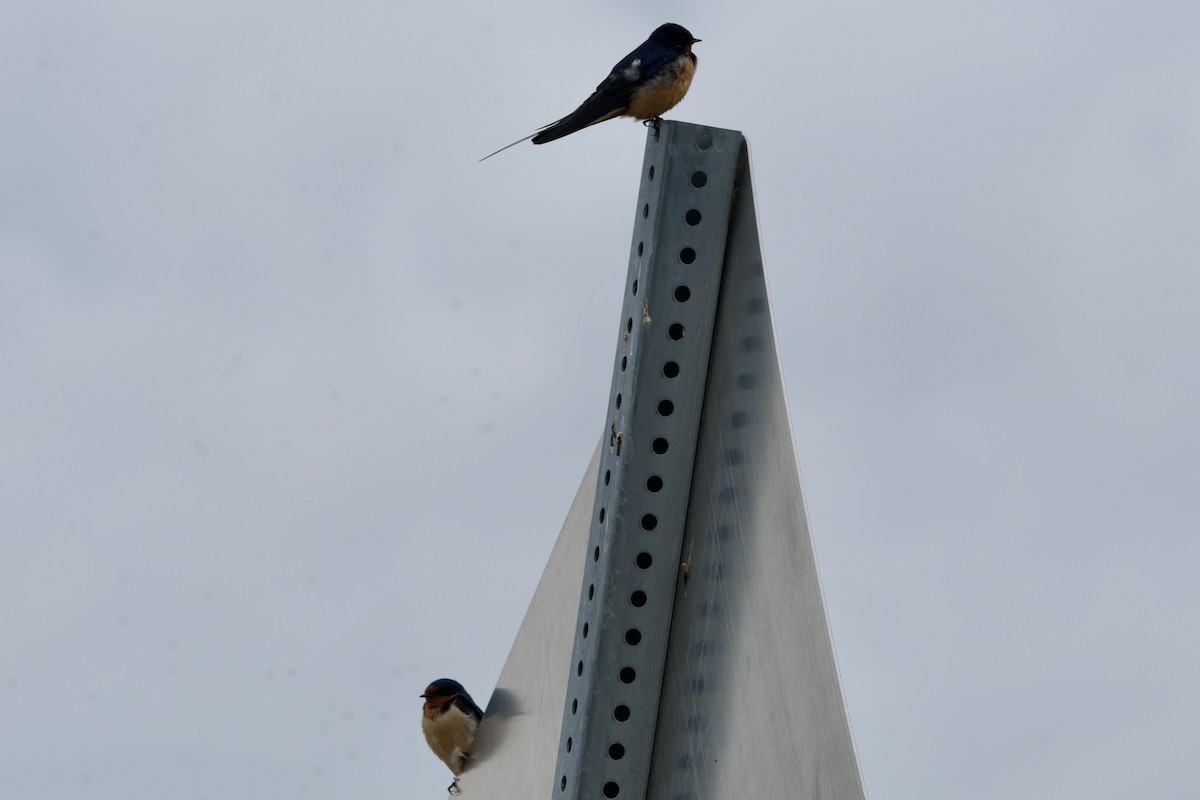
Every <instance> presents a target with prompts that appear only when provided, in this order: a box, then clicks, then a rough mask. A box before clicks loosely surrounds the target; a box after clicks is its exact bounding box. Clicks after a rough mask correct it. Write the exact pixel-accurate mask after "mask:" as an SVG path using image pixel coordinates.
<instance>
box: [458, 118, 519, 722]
mask: <svg viewBox="0 0 1200 800" xmlns="http://www.w3.org/2000/svg"><path fill="white" fill-rule="evenodd" d="M521 141H522V142H523V141H525V140H524V139H522V140H521ZM452 702H453V703H454V705H456V706H457V707H458V710H459V711H461V712H463V713H464V714H466V715H467V716H468V717H474V718H475V719H476V720H481V719H483V712H482V711H481V710H480V709H479V706H477V705H475V701H474V700H472V699H471V696H470V695H469V694H456V695H454V699H453V701H452Z"/></svg>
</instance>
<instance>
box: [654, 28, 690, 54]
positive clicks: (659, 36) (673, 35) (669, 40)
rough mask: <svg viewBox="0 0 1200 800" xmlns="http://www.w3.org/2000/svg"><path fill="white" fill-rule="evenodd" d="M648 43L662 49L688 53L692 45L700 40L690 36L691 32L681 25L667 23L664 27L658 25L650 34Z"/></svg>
mask: <svg viewBox="0 0 1200 800" xmlns="http://www.w3.org/2000/svg"><path fill="white" fill-rule="evenodd" d="M649 41H651V42H653V43H654V44H657V45H661V46H662V47H675V48H678V49H680V50H683V51H684V52H687V53H690V52H692V45H694V44H695V43H696V42H698V41H700V40H699V39H697V38H696V37H695V36H692V34H691V32H690V31H689V30H688V29H687V28H685V27H683V26H682V25H676V24H675V23H674V22H668V23H667V24H666V25H659V26H658V27H657V28H656V29H655V30H654V33H652V34H650V40H649Z"/></svg>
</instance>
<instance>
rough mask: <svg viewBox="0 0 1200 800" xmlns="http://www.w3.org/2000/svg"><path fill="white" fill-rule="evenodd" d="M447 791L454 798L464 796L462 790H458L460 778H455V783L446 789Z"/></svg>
mask: <svg viewBox="0 0 1200 800" xmlns="http://www.w3.org/2000/svg"><path fill="white" fill-rule="evenodd" d="M446 791H447V792H449V793H450V794H451V795H452V796H454V797H458V796H459V795H460V794H462V789H460V788H458V778H455V779H454V783H452V784H450V785H449V786H447V787H446Z"/></svg>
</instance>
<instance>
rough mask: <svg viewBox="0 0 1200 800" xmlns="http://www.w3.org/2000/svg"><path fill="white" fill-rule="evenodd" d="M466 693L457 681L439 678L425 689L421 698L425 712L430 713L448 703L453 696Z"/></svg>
mask: <svg viewBox="0 0 1200 800" xmlns="http://www.w3.org/2000/svg"><path fill="white" fill-rule="evenodd" d="M466 693H467V690H466V689H464V688H463V685H462V684H461V683H459V682H458V681H453V680H450V679H449V678H439V679H438V680H436V681H434V682H433V683H431V684H429V685H428V686H426V687H425V691H424V692H423V693H422V694H421V697H423V698H425V710H426V711H431V710H433V709H436V708H438V707H440V706H443V705H445V704H446V703H448V702H450V701H451V700H453V699H454V698H455V696H457V695H460V694H466Z"/></svg>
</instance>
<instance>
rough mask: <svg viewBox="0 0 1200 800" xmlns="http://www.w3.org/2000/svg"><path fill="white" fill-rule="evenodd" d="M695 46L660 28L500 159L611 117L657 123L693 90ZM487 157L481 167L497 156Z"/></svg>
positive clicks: (677, 29)
mask: <svg viewBox="0 0 1200 800" xmlns="http://www.w3.org/2000/svg"><path fill="white" fill-rule="evenodd" d="M698 41H700V40H699V39H697V38H696V37H695V36H692V34H690V33H689V32H688V30H687V28H685V27H683V26H682V25H676V24H675V23H674V22H668V23H667V24H666V25H660V26H659V27H658V28H657V29H656V30H655V31H654V33H652V34H650V38H649V39H647V40H646V41H644V42H642V43H641V44H640V45H638V47H637V49H636V50H634V51H633V52H632V53H630V54H629V55H627V56H625V57H624V58H622V59H621V60H620V61H619V62H617V65H616V66H615V67H613V68H612V72H611V73H610V74H609V76H608V77H607V78H605V79H604V80H603V81H601V82H600V85H599V86H597V87H596V91H595V92H593V93H592V96H591V97H589V98H588V99H587V100H584V101H583V105H581V106H579V108H577V109H575V110H574V111H572V112H571V113H570V114H567V116H565V117H563V118H562V119H560V120H559V121H558V122H551V123H550V124H549V125H546V126H545V127H543V128H541V129H540V130H538V131H537V132H536V133H531V134H529V135H528V136H526V137H525V138H524V139H518V140H517V141H515V142H513V143H512V144H507V145H505V146H504V147H501V148H500V149H499V150H497V151H496V153H501V152H503V151H505V150H507V149H508V148H510V147H512V146H513V145H517V144H520V143H521V142H523V141H525V140H526V139H533V143H534V144H545V143H546V142H553V141H554V140H555V139H561V138H562V137H564V136H567V135H569V134H572V133H574V132H575V131H578V130H582V129H584V128H586V127H588V126H589V125H595V124H596V123H597V122H604V120H606V119H612V118H613V117H633V118H635V119H640V120H658V119H660V118H661V117H662V115H663V114H665V113H667V112H668V111H670V110H671V109H672V108H674V107H675V106H676V105H678V103H679V101H680V100H682V99H683V96H684V95H685V94H687V90H688V87H689V86H691V85H692V77H693V76H694V75H695V74H696V54H695V53H693V52H692V45H694V44H695V43H696V42H698ZM496 153H489V154H488V155H486V156H484V157H483V158H481V159H479V160H480V161H483V160H485V159H488V158H491V157H492V156H494V155H496Z"/></svg>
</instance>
